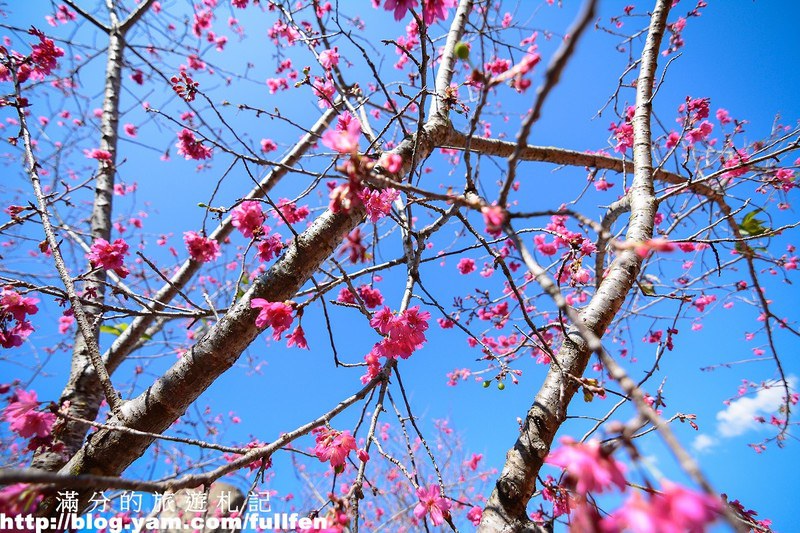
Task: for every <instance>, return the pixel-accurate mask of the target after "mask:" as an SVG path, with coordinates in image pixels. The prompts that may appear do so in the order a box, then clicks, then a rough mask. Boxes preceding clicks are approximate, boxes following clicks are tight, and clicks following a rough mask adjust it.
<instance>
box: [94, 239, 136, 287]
mask: <svg viewBox="0 0 800 533" xmlns="http://www.w3.org/2000/svg"><path fill="white" fill-rule="evenodd" d="M126 255H128V243H126V242H125V240H124V239H116V240H115V241H114V242H113V243H110V242H108V241H107V240H105V239H95V241H94V243H92V247H91V248H90V249H89V253H88V254H86V258H87V259H88V260H89V263H90V264H91V265H92V267H93V268H102V269H103V270H113V271H114V273H115V274H116V275H117V276H119V277H121V278H124V277H126V276H127V275H128V274H130V271H129V270H128V269H127V267H126V266H125V256H126Z"/></svg>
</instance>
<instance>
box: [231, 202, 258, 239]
mask: <svg viewBox="0 0 800 533" xmlns="http://www.w3.org/2000/svg"><path fill="white" fill-rule="evenodd" d="M265 219H266V216H265V215H264V212H263V211H262V210H261V204H260V203H259V202H257V201H255V200H245V201H244V202H242V203H240V204H239V205H237V206H236V207H235V208H234V209H233V211H232V212H231V220H232V223H233V227H234V228H238V230H239V231H241V232H242V235H244V236H245V237H246V238H248V239H251V238H253V236H255V235H260V234H261V233H262V228H261V225H262V224H263V223H264V220H265Z"/></svg>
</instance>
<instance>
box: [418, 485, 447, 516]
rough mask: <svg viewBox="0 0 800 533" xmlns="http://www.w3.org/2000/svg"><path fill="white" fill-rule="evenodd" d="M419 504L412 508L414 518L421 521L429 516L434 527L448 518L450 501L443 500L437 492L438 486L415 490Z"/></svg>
mask: <svg viewBox="0 0 800 533" xmlns="http://www.w3.org/2000/svg"><path fill="white" fill-rule="evenodd" d="M417 498H419V503H418V504H417V506H416V507H414V516H416V517H417V518H419V519H420V520H421V519H423V518H424V517H425V516H426V515H430V517H431V522H433V525H434V526H439V525H441V524H443V523H444V521H445V518H446V517H447V518H449V516H450V501H449V500H448V499H447V498H443V497H442V495H441V493H440V492H439V485H435V484H434V485H429V486H428V488H427V489H424V488H422V487H420V488H418V489H417Z"/></svg>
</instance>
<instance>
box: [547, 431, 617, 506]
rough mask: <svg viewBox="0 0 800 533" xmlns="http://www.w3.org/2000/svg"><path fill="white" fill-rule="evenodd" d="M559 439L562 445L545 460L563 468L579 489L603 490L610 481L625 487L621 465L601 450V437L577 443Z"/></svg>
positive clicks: (584, 490) (587, 490)
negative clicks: (599, 439)
mask: <svg viewBox="0 0 800 533" xmlns="http://www.w3.org/2000/svg"><path fill="white" fill-rule="evenodd" d="M560 442H561V447H560V448H558V449H557V450H556V451H554V452H550V455H548V456H547V458H546V459H545V461H544V462H545V463H548V464H551V465H556V466H560V467H562V468H564V470H565V471H566V474H567V476H568V477H569V479H570V480H571V481H572V483H574V485H575V490H576V491H577V492H578V493H580V494H586V493H587V492H603V491H604V490H606V489H608V488H609V487H610V486H611V485H612V484H613V485H616V486H617V487H619V488H620V490H625V475H624V472H625V467H624V465H622V464H620V463H618V462H617V461H616V460H614V458H613V457H611V456H610V455H608V454H606V453H605V452H603V449H602V447H601V445H600V441H598V440H592V441H589V442H587V443H579V442H576V441H575V440H573V439H572V438H571V437H562V438H561V440H560Z"/></svg>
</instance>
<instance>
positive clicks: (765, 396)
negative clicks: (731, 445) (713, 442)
mask: <svg viewBox="0 0 800 533" xmlns="http://www.w3.org/2000/svg"><path fill="white" fill-rule="evenodd" d="M788 381H789V386H790V387H792V388H794V385H795V382H796V381H797V380H796V378H795V377H794V376H792V377H790V378H789V379H788ZM785 395H786V391H785V390H784V388H783V387H782V386H780V385H777V384H776V385H775V386H773V387H770V388H768V389H762V390H760V391H758V392H757V393H756V395H755V396H752V397H745V398H739V399H738V400H734V401H732V402H731V404H730V405H729V406H728V407H727V408H726V409H724V410H722V411H720V412H719V413H717V421H718V422H717V432H718V433H719V434H720V435H721V436H723V437H736V436H737V435H741V434H743V433H746V432H748V431H751V430H754V429H759V428H760V427H763V426H762V424H760V423H759V422H756V421H755V417H756V416H764V417H766V418H769V416H770V415H771V414H773V413H775V411H776V410H777V409H778V408H779V407H780V406H781V404H782V403H783V397H784V396H785Z"/></svg>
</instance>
